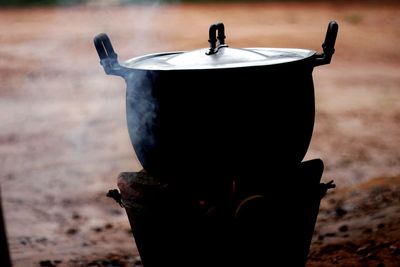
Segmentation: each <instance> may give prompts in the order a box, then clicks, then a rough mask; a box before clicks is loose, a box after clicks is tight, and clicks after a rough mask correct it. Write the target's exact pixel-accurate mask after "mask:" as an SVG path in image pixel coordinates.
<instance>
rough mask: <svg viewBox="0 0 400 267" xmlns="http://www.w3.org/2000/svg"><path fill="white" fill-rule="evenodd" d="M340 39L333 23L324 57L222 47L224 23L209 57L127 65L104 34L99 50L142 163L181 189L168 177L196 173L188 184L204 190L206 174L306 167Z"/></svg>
mask: <svg viewBox="0 0 400 267" xmlns="http://www.w3.org/2000/svg"><path fill="white" fill-rule="evenodd" d="M335 25H336V26H335ZM335 29H336V30H335ZM216 33H218V37H219V38H218V37H217V34H216ZM336 33H337V24H336V23H335V22H331V24H330V26H329V28H328V32H327V37H326V38H325V39H326V40H325V45H324V47H325V48H326V49H325V50H326V51H325V52H326V53H327V54H326V55H325V54H322V55H318V56H317V55H316V54H315V52H314V51H311V50H302V49H270V48H253V49H233V48H229V47H225V41H224V38H223V36H225V33H224V29H223V24H215V25H212V26H211V28H210V40H211V46H212V47H213V46H215V48H217V47H218V46H217V43H216V40H219V44H220V45H223V47H221V48H220V49H218V52H215V53H214V54H212V55H206V54H205V51H206V50H204V49H202V50H196V51H193V52H185V53H182V52H175V53H167V54H155V55H147V56H144V57H140V58H136V59H133V60H130V61H127V62H125V63H123V64H122V65H121V64H119V63H118V61H117V55H116V54H115V52H114V49H113V48H112V45H111V42H110V40H109V38H108V37H107V36H106V35H105V34H101V35H99V36H97V37H96V38H95V45H96V49H97V50H98V53H99V57H100V59H101V64H102V65H103V67H104V69H105V71H106V73H108V74H113V75H119V76H122V77H123V78H124V79H125V81H126V84H127V94H126V111H127V124H128V130H129V134H130V138H131V141H132V144H133V147H134V149H135V152H136V155H137V156H138V159H139V161H140V162H141V164H142V166H143V167H144V168H145V169H146V170H147V171H148V172H149V173H151V174H152V175H154V176H157V178H162V179H163V180H164V181H168V182H175V181H173V180H174V179H175V178H177V177H176V175H170V174H171V173H173V171H174V170H175V169H176V168H177V166H179V167H180V168H181V170H182V177H179V183H181V182H182V179H184V177H183V176H184V173H192V172H193V170H199V171H198V172H196V175H197V176H198V177H194V176H196V175H191V179H192V180H193V181H194V182H193V183H188V184H187V186H198V185H199V183H200V184H201V183H203V182H202V181H199V183H197V182H196V181H195V180H196V179H197V178H199V179H203V178H201V177H203V176H204V175H203V174H204V173H202V172H203V171H202V170H207V169H212V170H214V172H215V179H222V178H221V177H223V176H227V177H226V178H228V177H230V176H232V175H235V176H239V177H245V176H246V175H245V174H244V173H246V172H247V170H248V169H251V170H254V171H255V172H256V171H262V170H263V168H265V167H266V166H265V163H266V162H267V163H268V166H267V167H271V168H279V164H280V162H281V159H285V161H286V162H290V164H297V163H299V162H301V160H302V159H303V157H304V155H305V153H306V151H307V149H308V145H309V143H310V140H311V136H312V131H313V125H314V86H313V80H312V71H313V68H314V67H315V66H316V65H321V64H327V63H329V62H328V61H330V57H331V56H332V55H331V53H332V52H333V45H334V41H335V38H336ZM214 35H215V37H214ZM146 62H147V63H146ZM146 64H148V65H146ZM145 65H146V66H145ZM162 66H164V67H162ZM166 70H168V71H166ZM232 166H235V167H236V168H237V169H235V170H233V168H232ZM210 179H214V178H211V177H210ZM221 183H222V184H223V181H221Z"/></svg>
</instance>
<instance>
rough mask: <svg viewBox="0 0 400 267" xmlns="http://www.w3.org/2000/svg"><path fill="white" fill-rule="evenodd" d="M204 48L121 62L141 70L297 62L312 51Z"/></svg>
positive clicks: (311, 53)
mask: <svg viewBox="0 0 400 267" xmlns="http://www.w3.org/2000/svg"><path fill="white" fill-rule="evenodd" d="M207 51H208V50H207V49H198V50H194V51H190V52H182V51H180V52H167V53H157V54H150V55H146V56H141V57H136V58H132V59H130V60H127V61H125V62H124V63H122V64H121V65H123V66H124V67H127V68H132V69H143V70H186V69H188V70H189V69H224V68H240V67H252V66H264V65H277V64H284V63H289V62H294V61H299V60H302V59H305V58H308V57H311V56H313V55H314V54H315V53H316V52H315V51H313V50H307V49H296V48H243V49H237V48H230V47H220V48H219V49H218V51H217V52H215V53H214V54H207Z"/></svg>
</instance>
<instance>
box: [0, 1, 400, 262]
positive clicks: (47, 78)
mask: <svg viewBox="0 0 400 267" xmlns="http://www.w3.org/2000/svg"><path fill="white" fill-rule="evenodd" d="M330 20H336V21H337V22H338V23H339V34H338V39H337V43H336V53H335V55H334V56H333V59H332V63H331V64H330V65H327V66H323V67H319V68H316V69H315V70H314V73H313V77H314V82H315V93H316V121H315V127H314V135H313V139H312V142H311V145H310V148H309V151H308V154H307V155H306V159H311V158H321V159H322V160H323V161H324V162H325V165H326V169H325V172H324V175H323V181H324V182H327V181H329V180H332V179H333V180H335V183H336V184H337V189H335V190H333V192H331V193H330V194H328V196H327V197H326V198H324V199H323V201H322V203H321V212H320V215H319V220H318V222H317V227H316V233H315V236H314V237H315V238H314V241H313V244H312V247H311V253H310V259H309V262H308V266H332V265H334V264H341V266H352V265H353V266H378V264H383V265H379V266H398V265H396V264H398V262H400V243H399V240H400V232H399V231H400V230H399V228H400V227H399V226H400V221H399V220H400V219H399V218H400V189H399V188H400V153H399V151H400V127H399V125H400V72H399V67H400V50H399V43H400V5H399V4H398V3H397V1H201V0H198V1H195V0H193V1H189V0H187V1H174V0H171V1H123V0H121V1H118V0H110V1H106V0H101V1H94V0H88V1H83V0H82V1H80V0H71V1H68V0H59V1H56V0H43V1H28V0H11V1H4V0H1V1H0V129H1V130H0V170H1V173H0V182H1V190H2V204H3V211H4V216H5V220H6V224H7V234H8V239H9V240H8V241H9V245H10V250H11V256H12V260H13V262H14V265H15V266H133V265H134V264H135V262H136V263H137V261H138V258H137V257H136V256H137V255H138V253H137V250H136V247H135V244H134V242H133V239H132V235H131V230H130V227H129V224H128V220H127V217H126V215H125V212H124V210H123V209H121V208H120V207H119V206H118V205H117V204H116V203H114V202H113V201H112V200H111V199H108V198H106V196H105V194H106V192H107V191H108V190H109V189H112V188H115V187H116V177H117V175H118V173H119V172H122V171H135V170H136V171H137V170H140V168H141V167H140V164H139V163H138V161H137V159H136V156H135V154H134V151H133V149H132V147H131V143H130V140H129V136H128V132H127V127H126V118H125V84H124V81H123V80H122V79H120V78H119V77H115V76H106V75H105V73H104V71H103V69H102V67H101V66H100V64H99V59H98V56H97V53H96V51H95V49H94V46H93V41H92V40H93V37H94V36H95V35H96V34H98V33H101V32H106V33H108V34H109V36H110V38H111V40H112V41H113V45H114V49H115V50H116V52H117V53H118V55H119V59H120V61H123V60H127V59H129V58H132V57H135V56H139V55H144V54H147V53H154V52H161V51H175V50H177V51H179V50H194V49H198V48H203V47H204V48H205V47H208V42H207V40H208V27H209V25H210V24H212V23H214V22H216V21H222V22H224V24H225V27H226V35H227V42H228V44H229V45H230V46H231V47H257V46H259V47H294V48H306V49H313V50H316V51H321V44H322V42H323V39H324V36H325V32H326V27H327V24H328V22H329V21H330ZM282 105H284V103H282ZM239 156H240V155H239ZM288 212H290V211H288ZM176 256H177V257H179V254H177V255H176ZM205 256H206V255H205ZM283 260H284V259H283ZM166 265H169V264H168V263H166Z"/></svg>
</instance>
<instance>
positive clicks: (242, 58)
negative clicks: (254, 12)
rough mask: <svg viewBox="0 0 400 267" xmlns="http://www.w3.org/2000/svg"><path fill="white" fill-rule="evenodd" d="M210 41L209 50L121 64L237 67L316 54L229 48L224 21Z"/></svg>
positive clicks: (165, 67)
mask: <svg viewBox="0 0 400 267" xmlns="http://www.w3.org/2000/svg"><path fill="white" fill-rule="evenodd" d="M217 34H218V35H217ZM208 42H209V43H210V48H208V49H199V50H195V51H190V52H170V53H157V54H151V55H147V56H142V57H137V58H133V59H130V60H128V61H126V62H125V63H123V64H122V65H123V66H125V67H128V68H132V69H146V70H176V69H182V70H183V69H219V68H238V67H251V66H262V65H275V64H282V63H288V62H293V61H298V60H302V59H304V58H308V57H310V56H312V55H314V54H315V51H312V50H305V49H290V48H243V49H236V48H229V47H228V45H227V44H225V27H224V24H222V23H216V24H213V25H211V26H210V30H209V40H208Z"/></svg>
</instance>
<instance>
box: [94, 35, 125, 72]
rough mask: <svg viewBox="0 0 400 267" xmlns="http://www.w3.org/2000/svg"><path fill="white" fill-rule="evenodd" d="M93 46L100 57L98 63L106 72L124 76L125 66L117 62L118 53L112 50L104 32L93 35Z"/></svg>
mask: <svg viewBox="0 0 400 267" xmlns="http://www.w3.org/2000/svg"><path fill="white" fill-rule="evenodd" d="M94 46H95V47H96V50H97V54H98V55H99V58H100V64H101V65H102V66H103V68H104V71H105V72H106V73H107V74H111V75H118V76H122V77H124V76H125V73H126V68H124V67H122V66H121V65H120V64H119V63H118V55H117V53H115V52H114V48H113V46H112V44H111V41H110V38H109V37H108V36H107V34H105V33H100V34H98V35H96V36H95V37H94Z"/></svg>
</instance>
